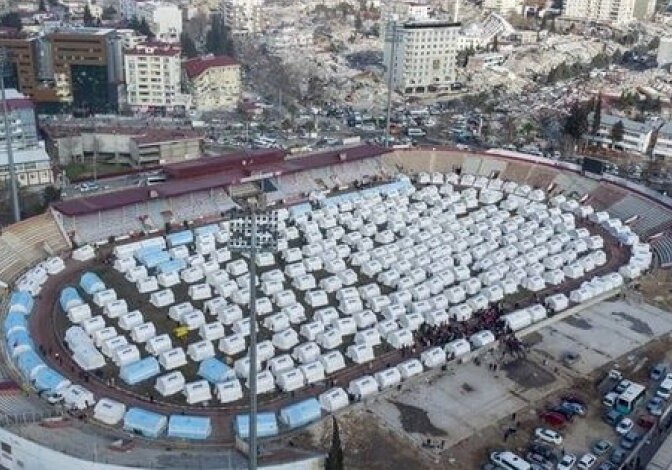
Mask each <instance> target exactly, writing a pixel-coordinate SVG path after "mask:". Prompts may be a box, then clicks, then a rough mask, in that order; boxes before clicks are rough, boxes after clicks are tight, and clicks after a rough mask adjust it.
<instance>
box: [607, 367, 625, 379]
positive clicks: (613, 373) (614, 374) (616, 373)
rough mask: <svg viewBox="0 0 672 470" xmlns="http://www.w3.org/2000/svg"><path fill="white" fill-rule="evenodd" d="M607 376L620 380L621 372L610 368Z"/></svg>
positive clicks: (621, 377)
mask: <svg viewBox="0 0 672 470" xmlns="http://www.w3.org/2000/svg"><path fill="white" fill-rule="evenodd" d="M607 377H609V378H610V379H612V380H621V379H623V374H621V371H620V370H618V369H611V370H610V371H609V373H608V374H607Z"/></svg>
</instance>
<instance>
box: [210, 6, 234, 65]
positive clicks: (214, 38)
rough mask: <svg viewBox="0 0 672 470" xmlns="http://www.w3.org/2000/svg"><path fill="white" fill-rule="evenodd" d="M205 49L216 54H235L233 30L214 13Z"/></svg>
mask: <svg viewBox="0 0 672 470" xmlns="http://www.w3.org/2000/svg"><path fill="white" fill-rule="evenodd" d="M205 49H206V51H208V52H209V53H211V54H214V55H229V56H233V55H234V52H235V51H234V45H233V39H232V38H231V30H230V29H229V28H228V26H226V25H225V24H224V21H223V20H222V18H221V17H220V16H219V15H212V20H211V22H210V29H209V30H208V33H207V34H206V35H205Z"/></svg>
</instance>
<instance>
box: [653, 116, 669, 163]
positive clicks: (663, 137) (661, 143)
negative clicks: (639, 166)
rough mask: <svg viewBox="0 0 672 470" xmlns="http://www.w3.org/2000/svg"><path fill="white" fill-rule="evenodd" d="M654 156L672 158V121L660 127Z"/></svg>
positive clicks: (664, 158) (654, 147)
mask: <svg viewBox="0 0 672 470" xmlns="http://www.w3.org/2000/svg"><path fill="white" fill-rule="evenodd" d="M652 155H653V158H657V159H661V160H668V159H672V123H670V122H668V123H667V124H665V125H664V126H663V127H661V128H660V129H658V138H657V139H656V144H655V145H654V146H653V153H652Z"/></svg>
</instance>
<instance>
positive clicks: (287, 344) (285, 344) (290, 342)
mask: <svg viewBox="0 0 672 470" xmlns="http://www.w3.org/2000/svg"><path fill="white" fill-rule="evenodd" d="M272 343H273V346H275V347H276V348H278V349H280V350H282V351H287V350H289V349H291V348H293V347H294V346H296V345H297V344H299V335H298V333H297V332H296V331H295V330H293V329H292V328H288V329H286V330H283V331H280V332H278V333H274V334H273V337H272Z"/></svg>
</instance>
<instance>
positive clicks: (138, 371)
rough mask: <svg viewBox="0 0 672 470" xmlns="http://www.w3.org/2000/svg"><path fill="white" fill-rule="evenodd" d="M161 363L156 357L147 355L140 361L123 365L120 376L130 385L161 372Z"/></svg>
mask: <svg viewBox="0 0 672 470" xmlns="http://www.w3.org/2000/svg"><path fill="white" fill-rule="evenodd" d="M160 371H161V369H159V363H158V361H157V360H156V358H154V357H151V356H150V357H146V358H144V359H140V360H139V361H135V362H132V363H130V364H127V365H124V366H121V368H120V370H119V378H120V379H121V380H123V381H124V382H126V383H127V384H128V385H135V384H137V383H139V382H142V381H144V380H147V379H150V378H152V377H155V376H156V375H158V374H159V372H160Z"/></svg>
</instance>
